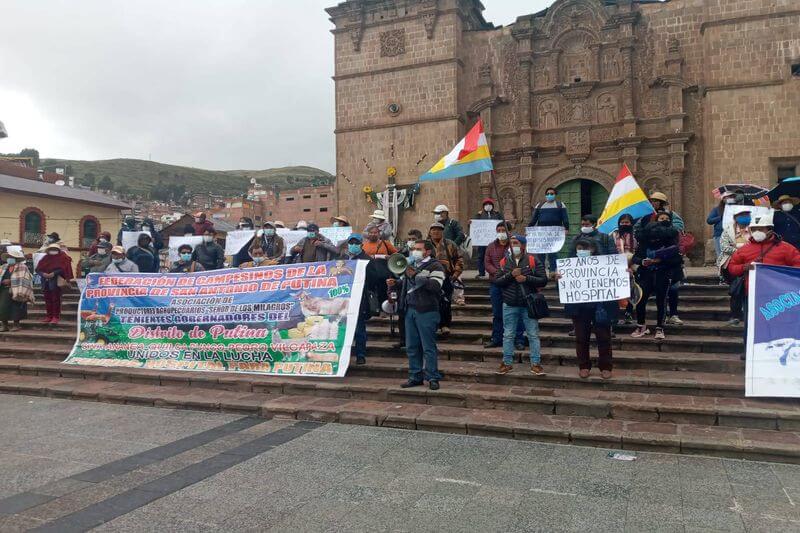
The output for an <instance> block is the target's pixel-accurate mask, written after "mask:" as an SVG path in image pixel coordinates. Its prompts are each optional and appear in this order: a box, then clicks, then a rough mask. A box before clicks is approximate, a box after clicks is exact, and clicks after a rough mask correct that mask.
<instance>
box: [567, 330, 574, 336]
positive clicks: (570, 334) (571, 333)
mask: <svg viewBox="0 0 800 533" xmlns="http://www.w3.org/2000/svg"><path fill="white" fill-rule="evenodd" d="M567 335H569V336H570V337H574V336H575V330H574V329H571V330H569V333H567Z"/></svg>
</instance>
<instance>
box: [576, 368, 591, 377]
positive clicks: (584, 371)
mask: <svg viewBox="0 0 800 533" xmlns="http://www.w3.org/2000/svg"><path fill="white" fill-rule="evenodd" d="M578 377H579V378H581V379H586V378H588V377H589V369H588V368H581V369H580V370H578Z"/></svg>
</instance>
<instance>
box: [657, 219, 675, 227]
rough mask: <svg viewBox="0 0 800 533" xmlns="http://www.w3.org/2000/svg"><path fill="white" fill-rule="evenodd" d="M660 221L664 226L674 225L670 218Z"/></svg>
mask: <svg viewBox="0 0 800 533" xmlns="http://www.w3.org/2000/svg"><path fill="white" fill-rule="evenodd" d="M658 223H659V224H661V225H662V226H664V227H669V226H671V225H672V222H670V221H669V220H661V221H659V222H658Z"/></svg>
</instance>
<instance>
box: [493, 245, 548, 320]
mask: <svg viewBox="0 0 800 533" xmlns="http://www.w3.org/2000/svg"><path fill="white" fill-rule="evenodd" d="M531 263H533V269H531ZM515 268H519V269H520V271H521V272H522V275H524V276H525V281H523V282H522V283H520V282H519V281H517V280H516V279H515V278H514V276H513V275H512V274H511V272H513V270H514V269H515ZM492 283H494V284H495V285H497V286H498V287H500V288H501V289H502V290H503V303H504V304H506V305H508V306H511V307H525V306H526V305H527V304H526V302H525V294H533V293H534V292H536V291H537V290H538V289H541V288H542V287H544V286H545V285H547V272H546V271H545V268H544V263H540V262H539V261H536V259H535V257H534V256H533V255H530V254H528V253H527V252H523V253H522V255H521V256H520V258H519V260H518V261H517V260H516V259H514V256H513V254H511V253H507V254H506V256H505V257H504V258H503V259H502V260H501V261H500V270H499V271H498V272H497V275H496V276H495V278H494V279H493V280H492ZM523 287H524V292H523Z"/></svg>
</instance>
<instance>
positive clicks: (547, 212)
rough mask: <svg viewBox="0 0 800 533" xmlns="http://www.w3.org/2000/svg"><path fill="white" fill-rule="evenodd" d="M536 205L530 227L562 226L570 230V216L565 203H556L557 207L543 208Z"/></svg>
mask: <svg viewBox="0 0 800 533" xmlns="http://www.w3.org/2000/svg"><path fill="white" fill-rule="evenodd" d="M542 205H543V204H536V206H535V207H534V208H533V215H531V221H530V222H529V223H528V226H562V227H563V228H564V229H567V230H568V229H569V215H568V214H567V208H566V206H565V205H564V204H563V202H559V201H556V207H542Z"/></svg>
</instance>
